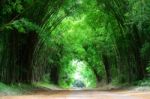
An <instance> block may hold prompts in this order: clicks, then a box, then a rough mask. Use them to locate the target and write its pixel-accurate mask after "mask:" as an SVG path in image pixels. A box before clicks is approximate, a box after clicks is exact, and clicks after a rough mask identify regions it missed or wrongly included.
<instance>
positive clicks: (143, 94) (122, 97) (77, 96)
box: [0, 89, 150, 99]
mask: <svg viewBox="0 0 150 99" xmlns="http://www.w3.org/2000/svg"><path fill="white" fill-rule="evenodd" d="M0 99H150V91H127V90H126V91H122V90H117V91H88V90H87V91H80V90H76V91H75V90H74V91H71V90H70V91H69V90H55V91H52V90H47V89H37V90H34V91H32V92H30V93H27V94H26V95H21V96H0Z"/></svg>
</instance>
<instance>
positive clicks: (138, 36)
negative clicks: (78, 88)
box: [0, 0, 150, 84]
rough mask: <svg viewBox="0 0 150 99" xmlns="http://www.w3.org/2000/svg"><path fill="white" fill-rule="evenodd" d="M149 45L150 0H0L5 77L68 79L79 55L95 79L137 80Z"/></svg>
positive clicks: (148, 59)
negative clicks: (71, 65)
mask: <svg viewBox="0 0 150 99" xmlns="http://www.w3.org/2000/svg"><path fill="white" fill-rule="evenodd" d="M149 50H150V0H92V1H91V0H0V82H4V83H7V84H11V83H29V84H30V83H32V82H38V81H41V80H43V77H46V78H45V79H46V80H48V81H51V82H53V83H55V84H65V83H69V81H70V82H71V80H68V79H69V77H70V75H71V74H70V75H68V74H67V73H69V72H70V73H71V72H72V71H73V69H71V67H69V66H70V65H69V63H70V61H72V60H75V59H77V60H80V61H84V63H85V64H86V65H87V67H86V66H85V67H86V68H89V69H85V71H90V72H92V73H87V72H85V75H90V76H91V77H92V79H93V82H92V83H94V82H95V83H96V82H97V83H98V82H101V81H105V82H106V83H113V82H115V83H121V84H124V83H128V84H132V83H134V82H136V81H139V80H143V79H145V78H148V77H149V76H148V75H149V73H150V51H149ZM69 68H70V69H69ZM87 77H89V76H87ZM62 82H64V83H62Z"/></svg>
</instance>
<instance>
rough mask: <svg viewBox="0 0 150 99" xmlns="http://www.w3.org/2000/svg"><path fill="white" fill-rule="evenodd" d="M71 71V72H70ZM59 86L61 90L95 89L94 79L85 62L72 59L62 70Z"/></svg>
mask: <svg viewBox="0 0 150 99" xmlns="http://www.w3.org/2000/svg"><path fill="white" fill-rule="evenodd" d="M71 70H72V71H71ZM60 76H61V77H60V81H59V83H60V86H62V87H63V88H73V89H82V88H93V87H96V77H95V75H94V73H93V71H92V70H91V69H90V67H89V66H88V64H87V63H86V62H85V61H81V60H78V59H73V60H71V61H70V63H69V65H68V66H67V67H66V68H64V69H62V71H61V75H60Z"/></svg>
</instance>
